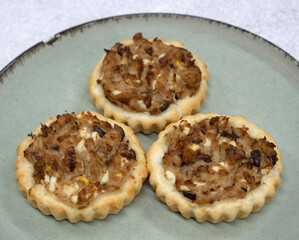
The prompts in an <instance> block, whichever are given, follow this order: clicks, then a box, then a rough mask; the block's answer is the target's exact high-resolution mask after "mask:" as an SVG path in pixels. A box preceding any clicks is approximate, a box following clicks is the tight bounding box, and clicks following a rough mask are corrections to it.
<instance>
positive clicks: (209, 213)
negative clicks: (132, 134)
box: [147, 113, 283, 222]
mask: <svg viewBox="0 0 299 240" xmlns="http://www.w3.org/2000/svg"><path fill="white" fill-rule="evenodd" d="M281 160H282V156H281V153H280V152H279V150H278V149H277V147H276V143H275V141H274V140H273V139H272V138H271V136H270V135H269V134H268V133H267V132H265V131H263V130H261V129H259V128H258V127H257V126H256V125H255V124H253V123H251V122H249V121H247V120H246V119H245V118H244V117H242V116H237V117H234V116H225V115H218V114H216V113H207V114H197V115H195V116H187V117H185V118H183V119H182V120H180V121H178V122H176V123H173V124H170V125H169V126H168V127H167V128H166V129H165V130H164V131H163V132H161V133H160V134H159V138H158V140H157V141H156V142H155V143H154V144H153V145H152V146H151V147H150V149H149V151H148V154H147V164H148V165H147V166H148V171H149V173H150V183H151V185H152V186H153V188H154V189H155V190H156V194H157V195H158V196H159V198H160V199H161V200H162V201H163V202H166V204H167V205H168V206H169V208H170V209H171V210H173V211H179V212H181V214H182V215H183V216H184V217H186V218H190V217H194V218H195V219H196V220H197V221H198V222H203V221H206V220H208V221H211V222H219V221H228V222H229V221H233V220H235V219H236V218H244V217H247V216H248V215H249V214H250V212H255V211H258V210H259V209H260V208H261V207H262V206H263V205H264V204H265V202H267V201H268V200H269V199H270V198H271V197H272V196H273V195H274V193H275V189H276V188H277V187H278V186H279V185H280V182H281V179H280V174H281V173H282V171H283V166H282V162H281Z"/></svg>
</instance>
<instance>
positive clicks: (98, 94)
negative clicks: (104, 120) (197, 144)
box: [89, 33, 209, 134]
mask: <svg viewBox="0 0 299 240" xmlns="http://www.w3.org/2000/svg"><path fill="white" fill-rule="evenodd" d="M105 52H106V53H105V54H104V56H103V57H102V59H101V60H100V61H99V62H98V64H97V65H96V66H95V68H94V71H93V72H92V74H91V77H90V82H89V88H90V96H91V98H92V99H93V100H94V101H95V105H96V107H97V108H98V109H99V110H100V111H102V112H104V115H105V116H106V117H110V118H113V119H115V120H117V121H119V122H123V123H125V124H127V125H129V126H130V127H132V128H133V130H134V131H135V132H138V131H142V132H144V133H146V134H148V133H151V132H153V131H156V132H159V131H160V130H162V129H164V128H165V126H166V125H167V124H168V123H170V122H175V121H177V120H179V119H180V118H181V117H183V116H185V115H189V114H191V113H195V112H197V111H198V109H199V108H200V104H201V102H203V101H204V99H205V93H206V90H207V81H208V78H209V75H208V73H207V71H206V65H205V64H204V63H203V62H202V61H200V60H199V58H198V57H196V56H195V55H193V54H192V53H191V52H189V51H188V50H186V49H185V48H184V45H183V44H181V43H179V42H178V41H172V42H168V41H166V40H164V39H158V38H155V39H145V38H144V37H142V34H141V33H137V34H135V35H134V37H133V38H132V39H127V40H124V41H123V42H121V43H119V42H118V43H116V44H115V45H114V46H113V47H112V48H111V49H110V50H106V49H105Z"/></svg>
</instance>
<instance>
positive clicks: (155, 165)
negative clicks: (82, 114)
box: [147, 113, 283, 223]
mask: <svg viewBox="0 0 299 240" xmlns="http://www.w3.org/2000/svg"><path fill="white" fill-rule="evenodd" d="M215 116H220V115H219V114H217V113H207V114H202V113H200V114H197V115H194V116H186V117H184V118H183V119H182V120H187V121H188V122H189V123H191V124H192V123H195V122H199V121H201V120H204V119H206V118H212V117H215ZM222 116H223V115H222ZM229 117H230V124H231V125H232V126H234V127H242V126H245V127H247V128H249V131H248V133H249V135H250V136H251V137H253V138H263V137H264V136H265V137H266V138H267V140H268V141H271V142H273V143H274V144H275V145H276V142H275V141H274V139H273V138H271V136H270V135H269V134H268V133H267V132H265V131H263V130H261V129H259V128H258V127H257V126H256V125H255V124H254V123H251V122H249V121H248V120H247V119H246V118H245V117H243V116H229ZM179 122H180V121H178V122H176V123H172V124H169V125H168V126H167V127H166V129H165V130H164V131H162V132H160V134H159V138H158V140H157V141H156V142H155V143H154V144H153V145H152V146H151V147H150V149H149V151H148V153H147V167H148V172H149V174H150V179H149V180H150V184H151V185H152V187H153V188H154V189H155V190H156V194H157V196H158V197H159V198H160V199H161V200H162V201H163V202H165V203H166V204H167V205H168V207H169V208H170V209H171V210H172V211H174V212H180V213H181V214H182V216H183V217H185V218H190V217H194V218H195V219H196V221H198V222H204V221H210V222H213V223H217V222H220V221H226V222H232V221H234V220H235V219H236V218H245V217H247V216H248V215H249V214H250V213H251V212H257V211H259V210H260V209H261V207H262V206H263V205H264V204H265V203H266V202H267V201H269V200H270V199H271V198H272V197H273V196H274V194H275V190H276V188H277V187H278V186H279V185H280V183H281V178H280V174H281V173H282V172H283V165H282V162H281V160H282V155H281V153H280V151H279V150H278V149H277V148H275V150H276V152H277V159H278V160H277V162H276V164H275V165H274V167H273V168H272V169H271V171H270V172H269V174H268V175H265V176H263V177H262V179H261V185H260V186H259V187H257V188H256V189H254V190H252V191H250V192H248V193H247V194H246V197H245V198H241V199H227V200H220V201H217V202H214V203H212V204H202V205H198V204H196V203H192V201H190V200H189V199H188V198H186V197H184V196H183V194H182V193H180V192H178V191H177V189H176V188H175V186H174V185H173V184H171V183H170V182H169V181H168V180H167V179H166V177H165V175H164V168H163V156H164V153H165V152H166V151H167V149H168V147H167V146H166V144H165V139H164V137H165V135H166V134H167V133H169V132H171V131H172V127H173V126H177V125H178V123H179Z"/></svg>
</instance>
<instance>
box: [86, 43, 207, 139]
mask: <svg viewBox="0 0 299 240" xmlns="http://www.w3.org/2000/svg"><path fill="white" fill-rule="evenodd" d="M148 40H149V41H153V40H154V39H152V38H149V39H148ZM160 40H161V41H162V42H163V43H164V44H168V45H169V44H170V45H173V46H176V47H182V48H185V47H184V45H183V44H182V43H180V42H179V41H177V40H174V41H171V42H168V41H166V40H165V39H160ZM132 41H133V40H132V39H126V40H124V41H122V42H121V43H122V44H124V45H129V44H130V43H132ZM105 56H106V53H105V54H104V55H103V57H102V59H101V60H100V61H99V62H98V63H97V64H96V65H95V67H94V70H93V72H92V74H91V76H90V81H89V89H90V97H91V99H93V100H94V102H95V105H96V107H97V108H98V109H99V110H100V111H101V112H103V114H104V115H105V116H106V117H109V118H112V119H115V120H116V121H118V122H122V123H124V124H127V125H128V126H130V127H131V128H132V129H133V130H134V132H143V133H145V134H150V133H152V132H160V131H161V130H163V129H164V128H165V126H166V125H167V124H169V123H171V122H175V121H177V120H179V119H180V118H181V117H183V116H186V115H189V114H194V113H196V112H197V111H198V110H199V108H200V105H201V103H202V102H204V100H205V96H206V91H207V88H208V87H207V81H208V79H209V74H208V72H207V71H206V68H207V66H206V64H205V63H203V62H202V61H201V60H200V59H199V58H198V57H197V56H195V55H193V58H194V59H195V65H197V66H198V67H199V69H200V71H201V73H202V76H201V83H200V87H199V89H198V91H197V93H196V94H195V95H194V96H192V97H185V98H183V99H180V100H178V101H177V102H176V103H173V104H171V105H170V106H169V107H168V109H167V110H166V111H164V112H162V113H160V114H158V115H150V114H148V113H140V112H129V111H126V110H124V109H122V108H121V107H119V106H117V105H116V104H114V103H112V102H110V101H109V99H107V98H106V96H105V94H104V91H103V88H102V86H101V85H99V84H97V80H98V79H100V76H101V73H100V70H101V67H102V63H103V60H104V58H105Z"/></svg>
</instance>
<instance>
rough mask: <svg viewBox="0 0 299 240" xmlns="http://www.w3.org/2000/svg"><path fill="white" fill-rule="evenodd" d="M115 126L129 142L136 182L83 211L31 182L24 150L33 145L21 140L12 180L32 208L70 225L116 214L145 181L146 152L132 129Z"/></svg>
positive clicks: (48, 123) (102, 196)
mask: <svg viewBox="0 0 299 240" xmlns="http://www.w3.org/2000/svg"><path fill="white" fill-rule="evenodd" d="M91 114H92V115H94V116H96V117H97V118H99V119H100V120H103V121H108V122H109V123H110V124H112V126H113V125H114V124H116V122H115V121H113V120H111V119H107V118H105V117H103V116H102V115H100V114H99V113H97V112H91ZM55 120H56V118H50V119H49V120H47V121H46V122H45V123H43V124H46V125H48V126H49V125H50V124H51V123H52V122H54V121H55ZM117 124H118V125H119V126H121V127H122V128H123V130H124V132H125V136H126V138H127V139H129V141H130V143H129V147H130V148H132V149H134V151H135V153H136V160H137V165H136V166H134V168H133V170H132V172H131V174H132V175H133V176H134V177H135V179H131V180H128V181H127V182H125V183H124V185H123V186H122V188H121V189H120V190H118V191H117V192H112V193H109V194H103V195H101V196H99V197H97V198H96V199H94V200H93V201H92V202H91V203H90V204H89V206H88V207H86V208H84V209H78V208H76V207H71V206H69V205H67V204H65V203H63V202H61V201H60V200H59V199H58V198H57V197H56V196H55V195H54V194H52V193H49V192H48V191H47V190H46V189H45V187H44V186H43V185H42V184H36V183H35V181H34V179H33V176H32V175H33V172H34V169H33V165H32V164H31V163H30V162H29V161H28V160H27V159H26V158H25V157H24V150H25V149H27V147H28V146H29V145H30V144H31V142H32V138H31V137H27V138H26V139H24V140H23V141H22V142H21V144H20V145H19V147H18V149H17V154H18V157H17V159H16V162H15V167H16V172H15V178H16V180H17V181H18V188H19V190H20V191H21V192H22V193H23V194H24V195H25V196H26V197H27V199H28V201H29V202H30V203H31V204H32V205H33V206H34V207H36V208H39V209H40V210H41V211H42V213H44V214H45V215H53V216H54V217H55V218H56V219H57V220H63V219H67V220H69V221H70V222H72V223H76V222H78V221H80V220H83V221H86V222H88V221H92V220H94V219H104V218H106V217H107V215H108V214H117V213H118V212H119V211H120V209H121V208H122V207H123V206H125V205H128V204H129V203H130V202H131V201H132V200H133V198H134V197H135V196H136V195H137V194H138V193H139V191H140V189H141V187H142V183H143V181H144V180H145V179H146V178H147V170H146V162H145V151H144V150H143V148H142V147H141V146H140V142H139V140H138V138H137V137H136V136H135V135H134V132H133V130H132V129H131V128H129V127H127V126H126V125H124V124H121V123H117ZM40 132H41V127H40V126H39V127H38V128H36V129H35V130H34V131H33V134H39V133H40Z"/></svg>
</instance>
